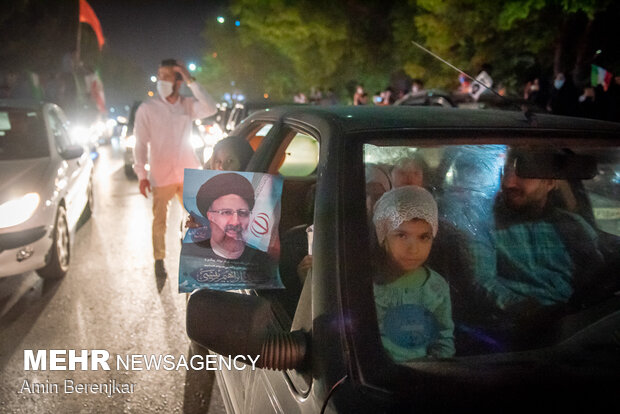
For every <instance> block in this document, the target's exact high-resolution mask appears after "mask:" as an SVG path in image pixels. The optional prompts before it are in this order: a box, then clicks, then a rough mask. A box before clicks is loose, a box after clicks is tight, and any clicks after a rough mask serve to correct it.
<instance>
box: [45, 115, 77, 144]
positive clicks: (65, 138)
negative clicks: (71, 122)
mask: <svg viewBox="0 0 620 414" xmlns="http://www.w3.org/2000/svg"><path fill="white" fill-rule="evenodd" d="M48 114H49V118H48V119H49V123H50V130H51V131H52V134H53V136H54V142H55V143H56V149H57V151H58V152H59V153H60V152H62V151H64V150H65V149H66V148H67V147H68V146H70V145H73V141H72V139H71V135H70V134H69V133H68V132H67V129H66V128H65V124H64V123H63V121H62V120H61V118H60V117H59V116H58V114H57V113H56V111H54V110H50V111H49V112H48Z"/></svg>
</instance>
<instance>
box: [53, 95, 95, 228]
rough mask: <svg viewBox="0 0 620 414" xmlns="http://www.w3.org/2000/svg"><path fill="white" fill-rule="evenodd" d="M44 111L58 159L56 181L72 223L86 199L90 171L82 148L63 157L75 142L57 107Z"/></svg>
mask: <svg viewBox="0 0 620 414" xmlns="http://www.w3.org/2000/svg"><path fill="white" fill-rule="evenodd" d="M46 113H47V117H48V121H49V125H50V130H51V132H52V135H53V138H54V145H55V153H54V154H53V158H55V159H57V160H60V162H59V168H58V182H57V185H58V187H59V188H60V191H61V192H62V193H63V197H64V199H65V204H66V210H67V219H68V222H69V225H70V226H71V227H73V226H74V225H75V224H76V223H77V221H78V219H79V217H80V215H81V213H82V210H83V209H84V206H85V205H86V202H87V199H88V193H87V189H88V185H89V180H90V172H91V168H90V159H89V156H88V152H87V151H84V152H83V153H82V154H81V155H80V156H78V157H66V158H63V155H64V154H65V152H66V151H67V150H70V149H74V148H75V147H76V142H75V141H74V140H73V139H72V137H71V135H70V134H69V131H68V130H67V127H66V126H67V120H66V118H65V116H64V113H63V112H62V110H61V109H60V108H58V107H57V106H48V108H47V111H46Z"/></svg>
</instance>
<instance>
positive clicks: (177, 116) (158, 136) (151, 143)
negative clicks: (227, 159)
mask: <svg viewBox="0 0 620 414" xmlns="http://www.w3.org/2000/svg"><path fill="white" fill-rule="evenodd" d="M157 78H158V81H157V92H158V95H159V96H158V97H156V98H152V99H150V100H148V101H146V102H144V103H142V104H141V105H140V107H139V108H138V111H137V112H136V121H135V128H134V133H135V136H136V146H135V148H134V159H135V165H134V170H135V172H136V175H137V176H138V179H139V186H140V193H141V194H142V195H143V196H144V197H147V192H150V191H152V193H153V229H152V231H153V234H152V237H153V256H154V259H155V275H156V276H157V277H165V276H166V275H167V272H166V267H165V265H164V258H165V256H166V244H165V233H166V220H167V216H168V205H169V203H170V200H171V199H172V198H173V197H174V196H175V195H176V196H177V198H178V199H179V201H181V200H182V199H183V173H184V169H185V168H201V167H202V165H201V164H200V162H199V161H198V159H197V158H196V155H195V153H194V151H193V149H192V145H191V142H190V137H191V130H192V122H193V121H194V120H196V119H201V118H206V117H208V116H211V115H212V114H214V113H215V112H216V111H217V107H216V103H215V101H214V100H213V99H212V98H211V96H210V95H209V94H208V93H207V92H206V91H205V90H204V89H203V88H202V86H200V85H199V84H198V82H196V80H195V79H194V78H193V77H192V76H191V75H190V73H189V72H188V70H187V69H186V68H185V66H184V65H183V64H181V62H178V61H176V60H174V59H166V60H164V61H162V63H161V65H160V67H159V69H158V71H157ZM183 82H185V83H186V84H187V86H188V87H189V89H190V90H191V91H192V93H193V95H194V96H193V97H185V96H181V95H180V89H181V85H182V83H183ZM147 164H148V165H149V167H150V171H148V172H147V169H146V165H147Z"/></svg>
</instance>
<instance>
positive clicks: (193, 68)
mask: <svg viewBox="0 0 620 414" xmlns="http://www.w3.org/2000/svg"><path fill="white" fill-rule="evenodd" d="M187 67H188V69H189V70H191V71H192V72H193V71H195V70H196V64H195V63H190V64H189V65H187Z"/></svg>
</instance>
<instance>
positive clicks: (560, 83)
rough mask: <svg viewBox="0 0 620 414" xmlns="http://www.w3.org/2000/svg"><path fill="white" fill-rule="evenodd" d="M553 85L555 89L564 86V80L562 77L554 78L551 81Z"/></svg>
mask: <svg viewBox="0 0 620 414" xmlns="http://www.w3.org/2000/svg"><path fill="white" fill-rule="evenodd" d="M553 86H555V89H560V88H562V86H564V81H563V80H562V79H556V80H555V81H553Z"/></svg>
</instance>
